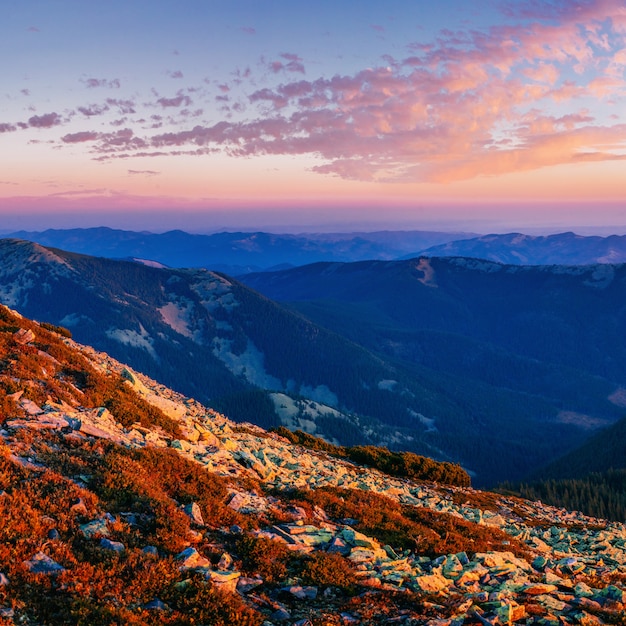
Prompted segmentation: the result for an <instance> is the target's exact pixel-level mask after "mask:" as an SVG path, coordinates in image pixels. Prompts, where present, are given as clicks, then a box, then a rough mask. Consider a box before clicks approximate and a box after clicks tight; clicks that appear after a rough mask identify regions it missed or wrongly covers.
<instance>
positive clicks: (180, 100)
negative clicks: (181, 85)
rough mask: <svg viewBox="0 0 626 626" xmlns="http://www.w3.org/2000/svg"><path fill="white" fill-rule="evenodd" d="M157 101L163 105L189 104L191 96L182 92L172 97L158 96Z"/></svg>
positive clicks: (164, 106)
mask: <svg viewBox="0 0 626 626" xmlns="http://www.w3.org/2000/svg"><path fill="white" fill-rule="evenodd" d="M157 102H158V103H159V104H160V105H161V106H162V107H163V108H168V107H181V106H189V105H190V104H191V98H190V97H189V96H185V95H183V94H178V95H177V96H175V97H174V98H159V99H158V100H157Z"/></svg>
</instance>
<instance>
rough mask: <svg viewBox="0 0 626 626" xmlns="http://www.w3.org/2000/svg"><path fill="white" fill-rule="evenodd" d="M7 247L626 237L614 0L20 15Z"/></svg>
mask: <svg viewBox="0 0 626 626" xmlns="http://www.w3.org/2000/svg"><path fill="white" fill-rule="evenodd" d="M0 59H2V61H1V62H0V67H1V72H0V76H1V78H2V80H1V82H0V146H1V152H0V159H1V161H0V217H1V219H0V230H4V231H5V232H6V231H7V230H16V229H20V228H27V229H31V230H41V229H43V228H48V227H63V228H66V227H72V226H81V227H82V226H96V225H107V226H114V227H120V228H132V229H141V230H152V231H162V230H166V229H169V228H181V229H183V230H190V231H204V232H208V231H211V230H217V229H220V228H228V229H235V228H246V229H248V228H264V229H268V230H269V229H273V230H279V229H283V230H290V229H292V230H298V229H301V230H316V229H320V230H321V229H324V230H329V229H330V230H332V229H334V230H343V229H346V228H350V229H352V230H355V229H356V230H367V229H370V230H371V229H373V228H388V229H400V228H445V229H453V228H464V229H472V230H474V231H477V232H487V231H489V232H491V231H499V232H504V231H507V230H513V229H517V230H523V229H526V230H528V229H531V228H535V227H537V228H545V229H546V230H558V229H572V230H579V231H582V230H584V228H585V227H615V230H616V232H618V231H619V232H620V233H622V232H626V3H625V2H624V0H568V1H565V0H552V1H545V2H544V1H540V0H527V1H524V0H517V1H515V0H509V1H499V0H480V2H470V1H468V0H439V1H438V2H431V1H428V2H426V1H422V0H385V2H381V1H380V0H317V1H316V2H314V3H305V2H300V1H298V0H290V1H286V0H266V1H263V2H261V1H259V0H177V1H174V0H107V1H106V2H90V1H87V2H86V1H85V0H39V1H36V0H20V1H19V2H7V3H4V4H3V7H2V19H1V21H0Z"/></svg>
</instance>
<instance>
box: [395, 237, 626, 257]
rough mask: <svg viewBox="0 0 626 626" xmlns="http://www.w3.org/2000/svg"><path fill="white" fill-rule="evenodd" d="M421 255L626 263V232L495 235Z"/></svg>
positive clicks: (429, 249)
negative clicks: (588, 234)
mask: <svg viewBox="0 0 626 626" xmlns="http://www.w3.org/2000/svg"><path fill="white" fill-rule="evenodd" d="M420 254H421V255H423V256H461V257H472V258H478V259H486V260H489V261H496V262H498V263H507V264H512V265H592V264H595V263H626V235H610V236H608V237H599V236H581V235H577V234H575V233H572V232H566V233H559V234H556V235H546V236H532V235H523V234H521V233H508V234H505V235H495V234H492V235H483V236H481V237H475V238H471V239H463V240H457V241H450V242H447V243H442V244H439V245H435V246H431V247H430V248H426V249H425V250H422V251H421V252H420ZM405 258H408V257H405Z"/></svg>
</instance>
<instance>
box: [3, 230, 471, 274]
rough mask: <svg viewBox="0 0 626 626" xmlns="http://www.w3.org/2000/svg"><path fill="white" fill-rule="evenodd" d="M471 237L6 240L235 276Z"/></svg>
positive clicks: (36, 236)
mask: <svg viewBox="0 0 626 626" xmlns="http://www.w3.org/2000/svg"><path fill="white" fill-rule="evenodd" d="M470 235H471V233H459V232H457V233H454V232H450V233H448V232H430V231H380V232H372V233H306V234H300V235H289V234H273V233H264V232H251V233H250V232H234V233H231V232H224V233H214V234H210V235H200V234H190V233H186V232H183V231H180V230H174V231H169V232H166V233H158V234H157V233H149V232H133V231H125V230H114V229H111V228H104V227H101V228H84V229H81V228H77V229H70V230H54V229H51V230H46V231H43V232H27V231H20V232H15V233H11V234H8V235H5V236H6V237H8V238H17V239H24V240H27V241H33V242H35V243H40V244H42V245H44V246H52V247H54V248H61V249H62V250H67V251H70V252H79V253H82V254H88V255H90V256H101V257H106V258H116V259H122V258H125V259H137V260H140V261H144V262H145V261H147V262H157V263H161V264H163V265H167V266H169V267H196V268H198V267H204V268H207V269H211V270H216V271H221V272H225V273H227V274H231V275H236V274H244V273H246V272H249V271H259V270H264V269H268V268H273V267H275V266H279V265H306V264H307V263H314V262H316V261H360V260H364V259H394V258H397V257H400V256H403V255H405V254H412V253H414V252H416V251H418V250H422V249H424V248H427V247H429V246H433V245H436V244H441V243H446V242H448V241H451V240H453V239H459V238H465V237H468V236H470Z"/></svg>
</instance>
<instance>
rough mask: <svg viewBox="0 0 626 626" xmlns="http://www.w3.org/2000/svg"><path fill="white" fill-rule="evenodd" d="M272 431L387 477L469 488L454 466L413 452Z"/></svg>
mask: <svg viewBox="0 0 626 626" xmlns="http://www.w3.org/2000/svg"><path fill="white" fill-rule="evenodd" d="M272 431H273V432H275V433H277V434H279V435H281V436H282V437H285V438H286V439H288V440H289V441H291V443H294V444H297V445H301V446H304V447H305V448H309V449H310V450H320V451H321V452H326V453H327V454H331V455H333V456H336V457H339V458H347V459H350V460H351V461H354V462H355V463H360V464H362V465H367V466H369V467H373V468H375V469H378V470H380V471H381V472H384V473H385V474H389V475H390V476H399V477H401V478H411V479H413V480H423V481H430V482H436V483H441V484H444V485H455V486H458V487H469V485H470V482H471V481H470V477H469V474H468V473H467V472H466V471H465V470H464V469H463V468H462V467H461V466H460V465H458V464H456V463H447V462H442V461H434V460H433V459H429V458H427V457H424V456H419V455H417V454H414V453H413V452H391V451H390V450H388V449H387V448H382V447H379V446H350V447H345V446H335V445H333V444H331V443H328V442H327V441H324V440H323V439H320V438H319V437H315V436H314V435H310V434H309V433H305V432H303V431H301V430H296V431H291V430H289V429H287V428H285V427H284V426H279V427H278V428H273V429H272Z"/></svg>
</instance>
